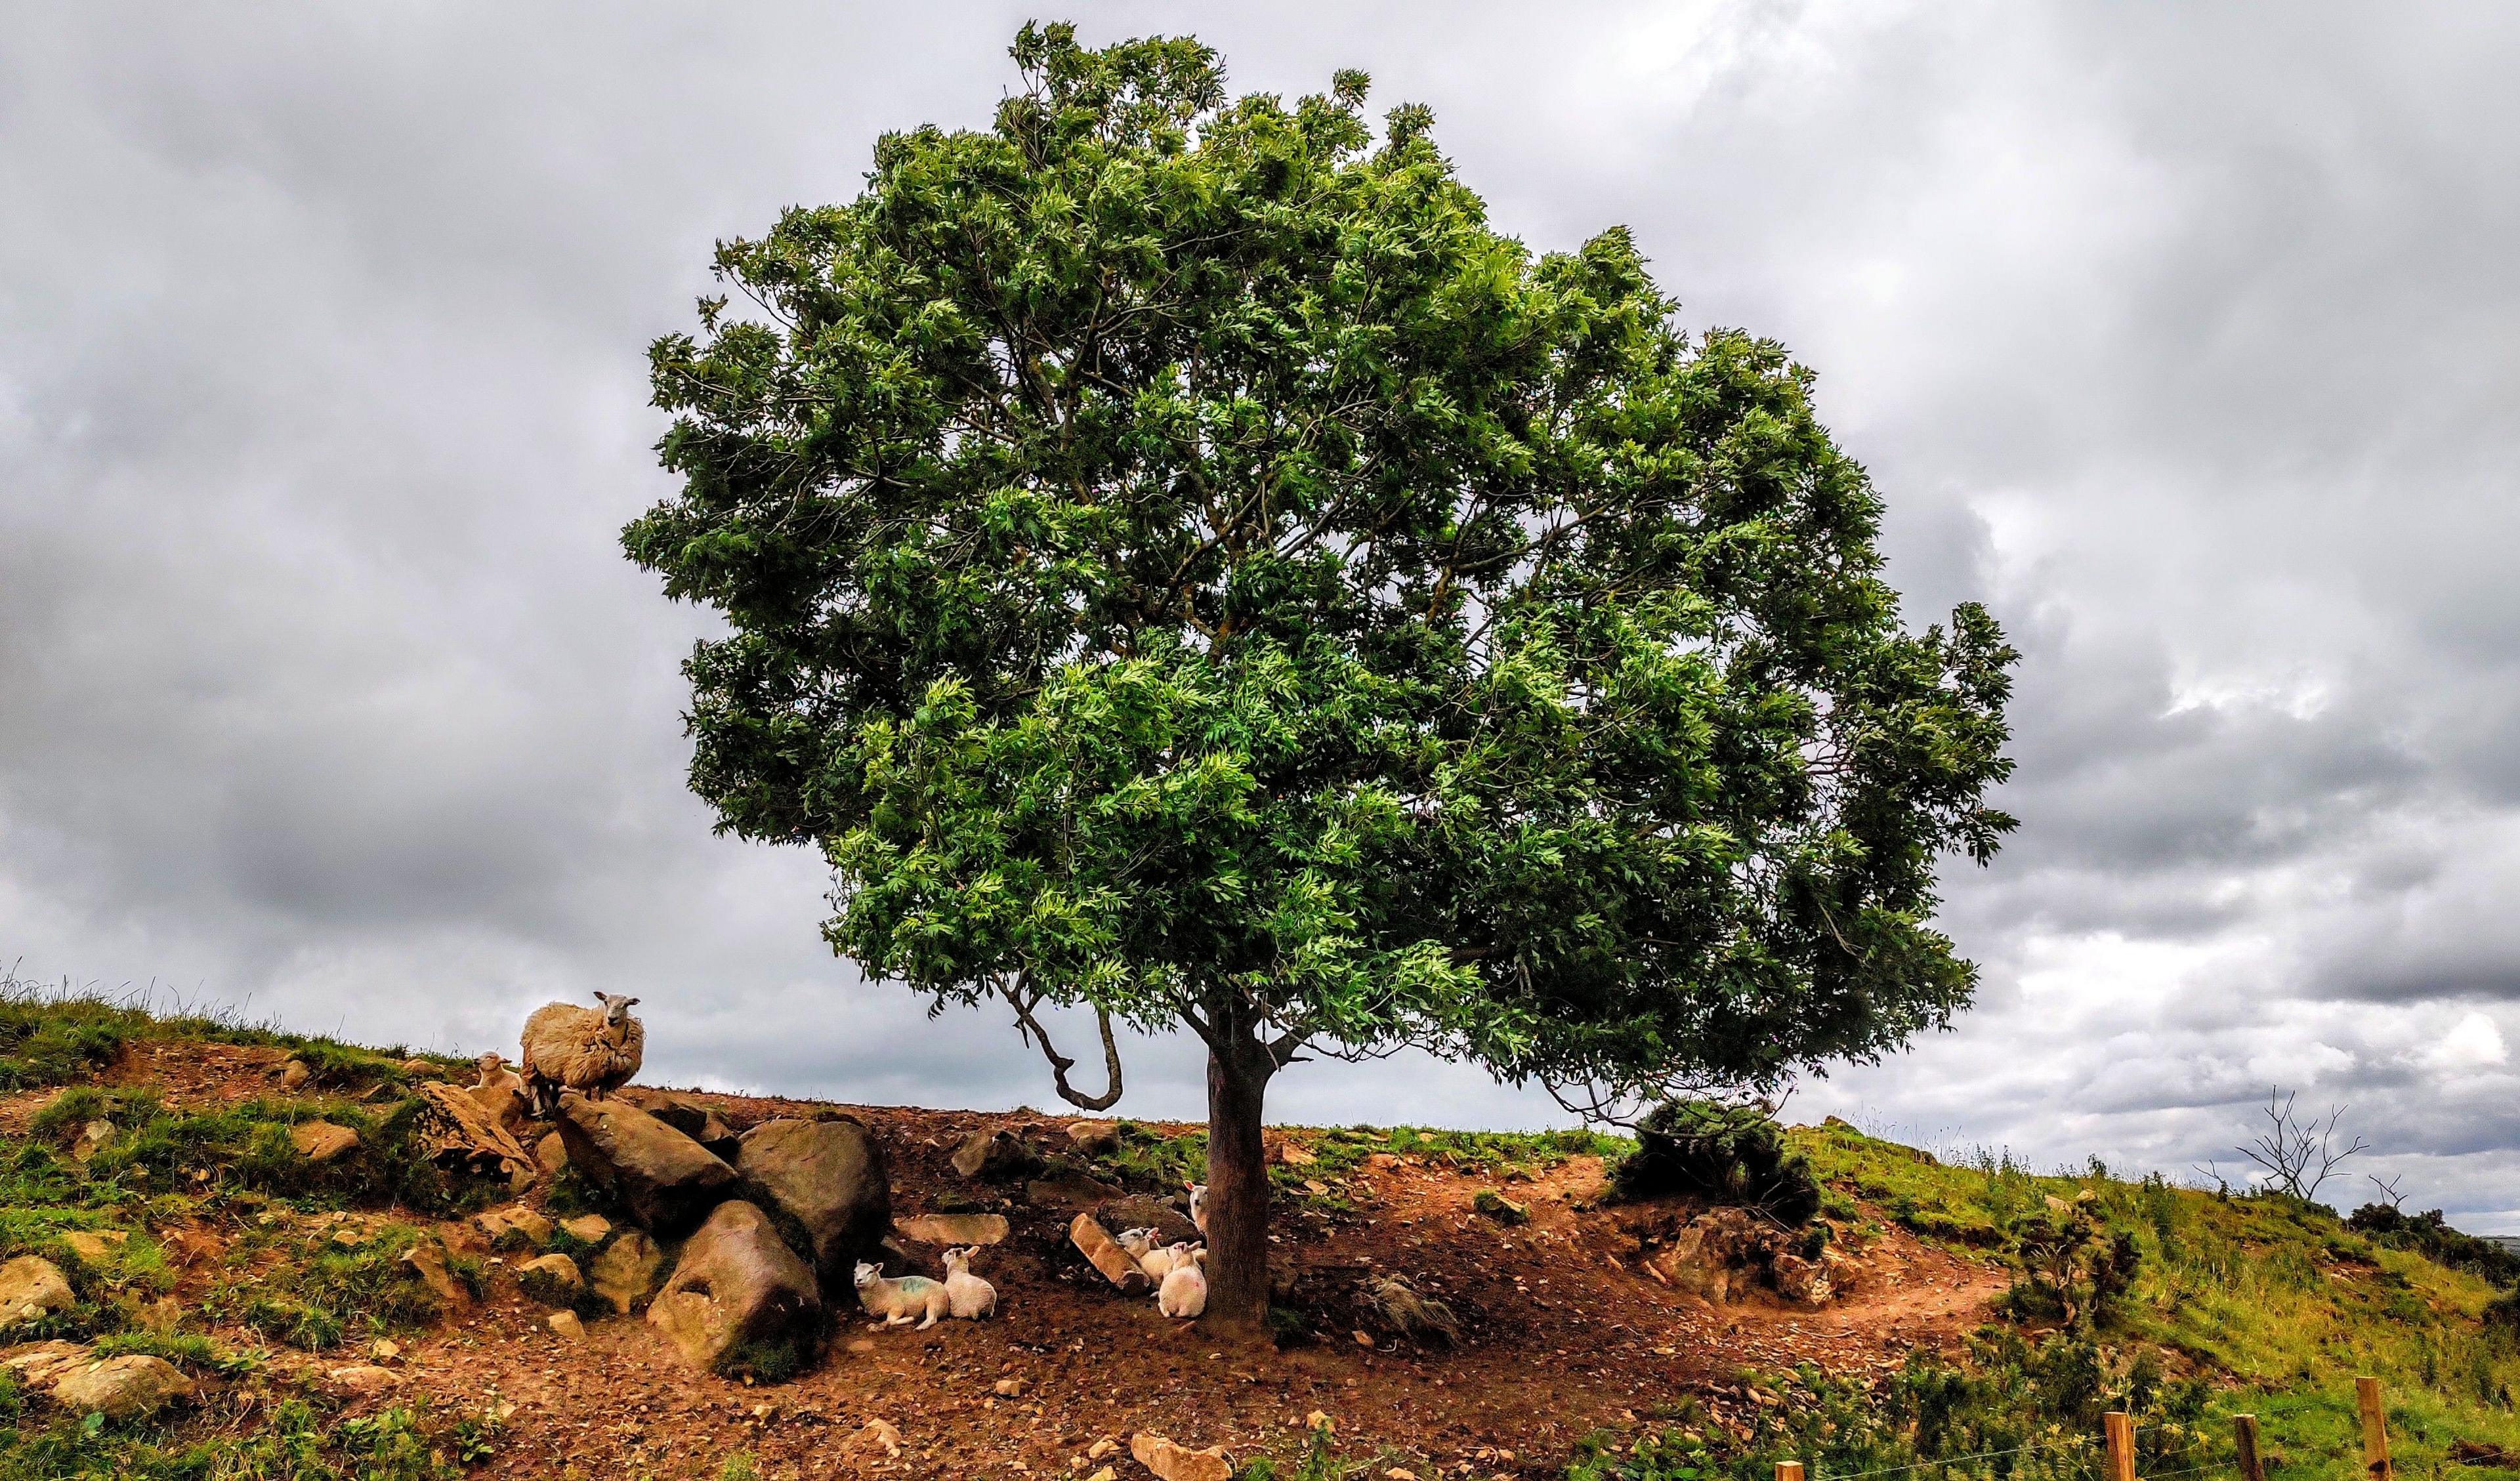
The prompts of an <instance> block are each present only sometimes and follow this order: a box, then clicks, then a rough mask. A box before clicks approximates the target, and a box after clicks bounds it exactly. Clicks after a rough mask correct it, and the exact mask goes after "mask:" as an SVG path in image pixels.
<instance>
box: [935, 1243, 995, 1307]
mask: <svg viewBox="0 0 2520 1481" xmlns="http://www.w3.org/2000/svg"><path fill="white" fill-rule="evenodd" d="M979 1252H980V1247H979V1246H978V1245H976V1244H974V1245H972V1246H971V1247H970V1248H969V1249H949V1250H947V1251H946V1252H945V1308H946V1315H948V1316H951V1317H955V1318H958V1319H959V1320H961V1321H965V1322H977V1321H979V1320H980V1319H981V1318H982V1317H986V1316H989V1315H992V1314H993V1313H995V1312H996V1311H997V1309H998V1288H997V1287H996V1286H994V1285H991V1284H990V1283H989V1282H988V1281H986V1280H983V1279H980V1278H979V1277H977V1276H975V1275H972V1274H971V1257H972V1256H974V1255H976V1254H978V1253H979Z"/></svg>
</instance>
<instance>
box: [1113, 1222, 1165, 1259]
mask: <svg viewBox="0 0 2520 1481" xmlns="http://www.w3.org/2000/svg"><path fill="white" fill-rule="evenodd" d="M1111 1242H1112V1243H1114V1244H1116V1245H1118V1246H1120V1247H1121V1248H1122V1249H1125V1250H1127V1251H1128V1252H1129V1258H1130V1259H1132V1260H1136V1261H1138V1262H1140V1263H1141V1264H1143V1263H1145V1261H1146V1258H1147V1251H1148V1250H1150V1249H1153V1248H1154V1247H1155V1232H1154V1231H1153V1230H1150V1229H1124V1230H1122V1231H1120V1232H1119V1233H1118V1234H1113V1235H1112V1236H1111Z"/></svg>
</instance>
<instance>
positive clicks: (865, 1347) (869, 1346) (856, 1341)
mask: <svg viewBox="0 0 2520 1481" xmlns="http://www.w3.org/2000/svg"><path fill="white" fill-rule="evenodd" d="M849 1351H850V1352H853V1353H871V1352H874V1351H875V1339H874V1338H873V1337H851V1338H850V1339H849Z"/></svg>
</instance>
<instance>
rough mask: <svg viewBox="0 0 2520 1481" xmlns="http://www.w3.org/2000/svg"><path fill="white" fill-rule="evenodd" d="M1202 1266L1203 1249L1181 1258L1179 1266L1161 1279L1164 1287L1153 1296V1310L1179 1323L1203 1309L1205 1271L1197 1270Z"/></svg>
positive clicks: (1204, 1257) (1205, 1299)
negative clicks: (1177, 1319) (1177, 1320)
mask: <svg viewBox="0 0 2520 1481" xmlns="http://www.w3.org/2000/svg"><path fill="white" fill-rule="evenodd" d="M1174 1247H1175V1248H1176V1249H1178V1248H1180V1246H1178V1245H1176V1246H1174ZM1206 1264H1207V1251H1206V1250H1203V1249H1193V1250H1191V1251H1190V1252H1189V1253H1188V1254H1186V1255H1184V1256H1183V1257H1182V1263H1181V1264H1179V1265H1176V1266H1174V1267H1173V1268H1172V1273H1171V1274H1170V1275H1168V1276H1166V1277H1164V1288H1163V1289H1162V1290H1160V1291H1157V1292H1156V1293H1155V1310H1157V1311H1159V1312H1162V1313H1163V1314H1164V1315H1165V1316H1167V1317H1178V1318H1181V1319H1182V1320H1183V1321H1189V1320H1191V1319H1192V1318H1194V1317H1196V1316H1197V1315H1198V1314H1199V1313H1201V1312H1203V1311H1205V1310H1207V1272H1206V1271H1205V1270H1202V1269H1201V1268H1200V1267H1202V1266H1204V1265H1206Z"/></svg>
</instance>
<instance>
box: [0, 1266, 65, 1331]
mask: <svg viewBox="0 0 2520 1481" xmlns="http://www.w3.org/2000/svg"><path fill="white" fill-rule="evenodd" d="M77 1304H78V1297H77V1296H76V1295H75V1294H73V1293H72V1292H71V1290H70V1280H69V1277H67V1276H65V1275H63V1274H62V1268H61V1267H60V1266H58V1265H55V1264H54V1263H53V1262H52V1261H50V1260H47V1259H45V1258H44V1257H43V1256H41V1255H20V1256H19V1257H18V1258H17V1259H15V1260H12V1261H10V1262H9V1263H8V1264H6V1265H0V1331H7V1330H8V1329H9V1328H10V1327H13V1326H18V1325H22V1324H25V1323H29V1322H41V1321H42V1320H44V1319H45V1318H46V1317H49V1316H51V1315H52V1314H53V1313H55V1312H65V1311H68V1310H69V1309H70V1308H71V1307H72V1306H75V1305H77Z"/></svg>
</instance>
